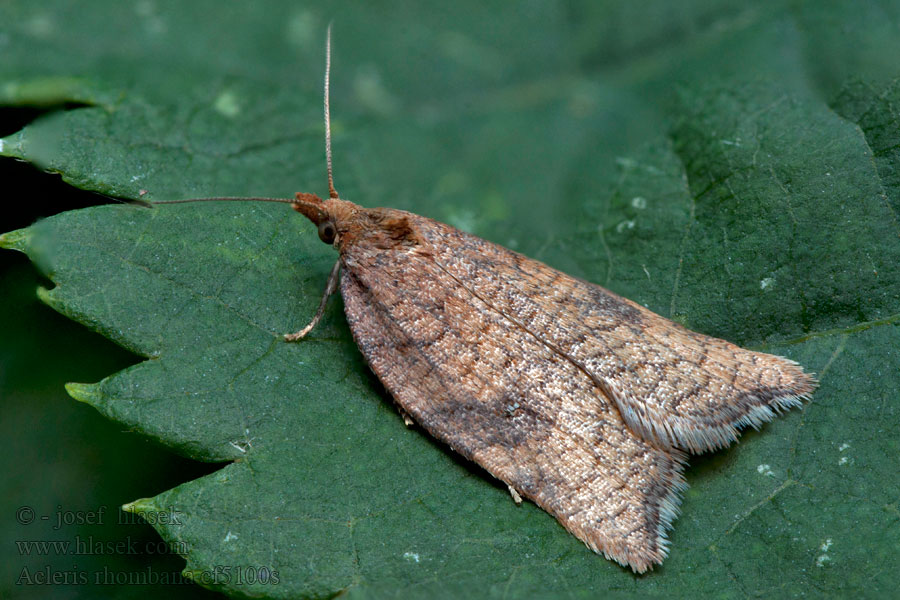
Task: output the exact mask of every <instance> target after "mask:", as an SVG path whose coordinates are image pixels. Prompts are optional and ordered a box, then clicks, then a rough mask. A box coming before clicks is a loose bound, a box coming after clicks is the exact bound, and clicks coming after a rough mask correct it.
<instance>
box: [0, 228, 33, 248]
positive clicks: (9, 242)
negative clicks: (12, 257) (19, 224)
mask: <svg viewBox="0 0 900 600" xmlns="http://www.w3.org/2000/svg"><path fill="white" fill-rule="evenodd" d="M30 242H31V231H30V228H28V227H26V228H24V229H16V230H14V231H8V232H7V233H4V234H3V235H0V248H7V249H9V250H18V251H19V252H25V251H26V249H27V248H28V247H29V246H30V245H31V244H30Z"/></svg>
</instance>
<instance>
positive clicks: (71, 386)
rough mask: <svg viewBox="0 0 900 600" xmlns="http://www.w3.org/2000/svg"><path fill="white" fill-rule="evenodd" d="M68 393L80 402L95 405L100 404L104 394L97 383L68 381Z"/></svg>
mask: <svg viewBox="0 0 900 600" xmlns="http://www.w3.org/2000/svg"><path fill="white" fill-rule="evenodd" d="M66 393H68V394H69V395H70V396H71V397H72V398H74V399H75V400H78V401H79V402H84V403H85V404H88V405H90V406H93V407H97V406H99V404H100V400H101V399H102V398H103V394H102V393H101V392H100V386H99V385H97V384H96V383H67V384H66Z"/></svg>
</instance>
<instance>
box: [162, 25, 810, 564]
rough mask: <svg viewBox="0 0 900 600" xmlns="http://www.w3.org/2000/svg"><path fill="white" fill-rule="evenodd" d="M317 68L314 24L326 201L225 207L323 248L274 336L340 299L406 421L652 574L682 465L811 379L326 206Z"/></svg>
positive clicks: (393, 223) (537, 276) (613, 555)
mask: <svg viewBox="0 0 900 600" xmlns="http://www.w3.org/2000/svg"><path fill="white" fill-rule="evenodd" d="M330 66H331V31H330V28H329V32H328V42H327V51H326V67H325V102H324V104H325V130H326V131H325V142H326V144H325V146H326V158H327V168H328V188H329V197H328V199H326V200H322V199H321V198H319V197H318V196H316V195H315V194H310V193H298V194H296V197H295V198H294V199H293V200H287V199H279V198H255V199H247V198H240V199H239V198H223V199H224V200H263V201H274V202H288V203H290V204H291V206H292V207H293V208H294V210H296V211H297V212H299V213H301V214H302V215H304V216H305V217H306V218H308V219H309V220H310V221H311V222H312V224H313V225H315V226H316V228H317V230H318V235H319V238H320V239H321V240H322V241H323V242H324V243H326V244H328V245H330V246H332V247H334V249H335V250H337V252H338V255H339V258H338V261H337V262H336V263H335V266H334V268H333V269H332V271H331V274H330V276H329V278H328V283H327V286H326V289H325V293H324V295H323V298H322V301H321V304H320V305H319V308H318V311H317V312H316V314H315V316H314V317H313V319H312V321H311V322H310V323H309V325H307V326H306V327H305V328H304V329H303V330H301V331H299V332H297V333H294V334H289V335H287V336H285V338H286V339H287V340H288V341H298V340H300V339H302V338H303V337H304V336H305V335H306V334H307V333H309V331H311V330H312V329H313V328H314V327H315V325H316V324H317V323H318V322H319V320H320V319H321V318H322V315H323V314H324V309H325V303H326V301H327V299H328V298H329V296H331V295H332V294H333V293H334V292H335V291H336V289H337V287H338V286H340V293H341V296H342V297H343V301H344V312H345V313H346V317H347V322H348V323H349V326H350V330H351V331H352V333H353V337H354V339H355V341H356V344H357V346H358V347H359V349H360V351H361V352H362V354H363V355H364V356H365V358H366V360H367V361H368V364H369V366H370V367H371V369H372V370H373V371H374V372H375V374H376V375H377V376H378V378H379V379H380V380H381V382H382V383H383V384H384V387H385V388H386V389H387V390H388V392H390V394H391V395H392V396H393V399H394V401H395V402H396V404H397V406H398V408H399V410H400V413H401V414H402V416H403V418H404V420H406V422H407V423H408V424H411V423H417V424H418V425H420V426H421V427H422V428H424V429H425V430H426V431H427V432H428V433H430V434H431V435H432V436H434V437H435V438H437V439H438V440H440V441H442V442H444V443H445V444H447V445H448V446H450V448H451V449H453V450H454V451H455V452H457V453H459V454H461V455H463V456H465V457H466V458H467V459H469V460H472V461H475V462H476V463H478V464H479V465H480V466H481V467H483V468H484V469H485V470H487V471H488V472H489V473H490V474H491V475H493V476H494V477H496V478H497V479H499V480H501V481H503V482H504V483H506V484H507V485H508V486H509V490H510V493H511V494H512V496H513V499H514V500H516V501H517V502H521V499H522V498H527V499H529V500H531V501H533V502H534V503H536V504H537V505H538V506H540V507H541V508H542V509H544V510H545V511H547V512H548V513H550V514H551V515H553V516H554V517H556V519H557V520H558V521H559V522H560V523H561V524H562V525H563V527H565V528H566V529H567V530H568V531H570V532H571V533H572V534H573V535H575V536H576V537H577V538H579V539H580V540H582V541H583V542H584V543H585V544H587V546H588V547H589V548H591V549H592V550H594V551H596V552H598V553H602V554H603V555H604V556H606V557H607V558H610V559H613V560H615V561H617V562H618V563H620V564H622V565H624V566H628V567H630V568H631V569H633V570H634V571H635V572H637V573H643V572H645V571H647V570H648V569H649V568H651V567H652V566H653V565H656V564H660V563H661V562H662V561H663V559H664V557H665V556H666V554H667V551H668V542H667V539H666V532H667V530H668V529H670V527H671V523H672V520H673V519H674V518H675V516H676V514H677V512H678V504H679V501H680V494H681V493H682V492H683V491H684V489H685V488H686V484H685V480H684V477H683V476H682V470H683V468H684V464H685V458H686V455H687V453H701V452H706V451H710V450H715V449H718V448H722V447H725V446H727V445H729V444H730V443H732V442H734V441H735V440H736V439H737V437H738V430H739V429H740V428H742V427H745V426H748V425H749V426H752V427H758V426H759V425H761V424H762V423H764V422H766V421H768V420H770V419H772V418H773V417H774V416H775V415H776V414H777V413H778V412H780V411H782V410H785V409H789V408H792V407H795V406H798V405H800V404H801V401H802V400H805V399H808V398H809V397H810V395H811V394H812V392H813V390H814V389H815V386H816V382H815V379H814V378H813V377H812V376H811V375H809V374H807V373H805V372H804V371H803V369H802V368H801V367H800V366H799V365H798V364H797V363H795V362H793V361H791V360H788V359H785V358H781V357H778V356H773V355H770V354H763V353H760V352H752V351H750V350H744V349H742V348H739V347H737V346H735V345H734V344H731V343H729V342H727V341H725V340H721V339H716V338H713V337H709V336H706V335H702V334H699V333H695V332H692V331H689V330H687V329H685V328H684V327H682V326H681V325H679V324H677V323H674V322H672V321H670V320H668V319H665V318H663V317H661V316H659V315H657V314H655V313H653V312H651V311H650V310H648V309H646V308H644V307H642V306H640V305H639V304H637V303H635V302H632V301H631V300H628V299H626V298H623V297H621V296H618V295H616V294H615V293H613V292H611V291H609V290H606V289H604V288H602V287H600V286H598V285H595V284H592V283H589V282H587V281H583V280H581V279H578V278H575V277H571V276H569V275H566V274H565V273H561V272H559V271H557V270H555V269H553V268H551V267H549V266H547V265H545V264H542V263H540V262H538V261H536V260H533V259H530V258H527V257H525V256H523V255H521V254H518V253H516V252H513V251H511V250H508V249H506V248H503V247H501V246H499V245H497V244H493V243H491V242H488V241H486V240H483V239H480V238H478V237H476V236H474V235H470V234H468V233H464V232H462V231H459V230H457V229H455V228H453V227H451V226H449V225H445V224H443V223H439V222H437V221H434V220H432V219H428V218H426V217H422V216H419V215H416V214H413V213H410V212H405V211H402V210H394V209H390V208H364V207H362V206H359V205H357V204H354V203H352V202H349V201H347V200H344V199H342V198H340V196H339V194H338V193H337V191H336V190H335V187H334V180H333V176H332V160H331V132H330V117H329V108H328V88H329V84H328V81H329V73H330ZM206 200H209V199H206ZM220 200H221V199H220ZM186 201H190V200H183V201H172V202H186Z"/></svg>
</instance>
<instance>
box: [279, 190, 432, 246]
mask: <svg viewBox="0 0 900 600" xmlns="http://www.w3.org/2000/svg"><path fill="white" fill-rule="evenodd" d="M291 206H292V207H293V208H294V210H296V211H297V212H298V213H300V214H302V215H304V216H305V217H306V218H307V219H309V220H310V221H312V222H313V224H314V225H315V226H316V228H318V230H319V239H320V240H322V241H323V242H325V243H326V244H328V245H329V246H334V247H335V248H337V249H338V250H339V251H341V252H345V251H347V250H348V249H349V247H350V246H353V245H356V244H360V245H365V246H366V247H368V248H370V249H382V250H383V249H388V248H397V247H399V246H403V247H406V248H409V247H412V246H419V245H421V244H422V237H421V236H420V235H419V234H418V233H417V232H416V230H415V227H414V226H413V224H412V223H411V221H410V217H411V215H409V213H405V212H403V211H399V210H394V209H391V208H363V207H361V206H358V205H356V204H353V203H352V202H348V201H346V200H341V199H340V198H329V199H328V200H322V199H321V198H319V197H318V196H316V195H315V194H306V193H302V192H299V193H297V195H296V199H295V200H294V202H293V204H291Z"/></svg>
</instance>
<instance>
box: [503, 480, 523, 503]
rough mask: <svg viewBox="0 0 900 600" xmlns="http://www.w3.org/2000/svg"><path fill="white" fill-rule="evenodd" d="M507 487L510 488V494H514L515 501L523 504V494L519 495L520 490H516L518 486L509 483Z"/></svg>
mask: <svg viewBox="0 0 900 600" xmlns="http://www.w3.org/2000/svg"><path fill="white" fill-rule="evenodd" d="M506 487H508V488H509V495H510V496H512V499H513V502H515V503H516V504H522V496H520V495H519V492H517V491H516V488H514V487H513V486H511V485H509V484H507V485H506Z"/></svg>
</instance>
